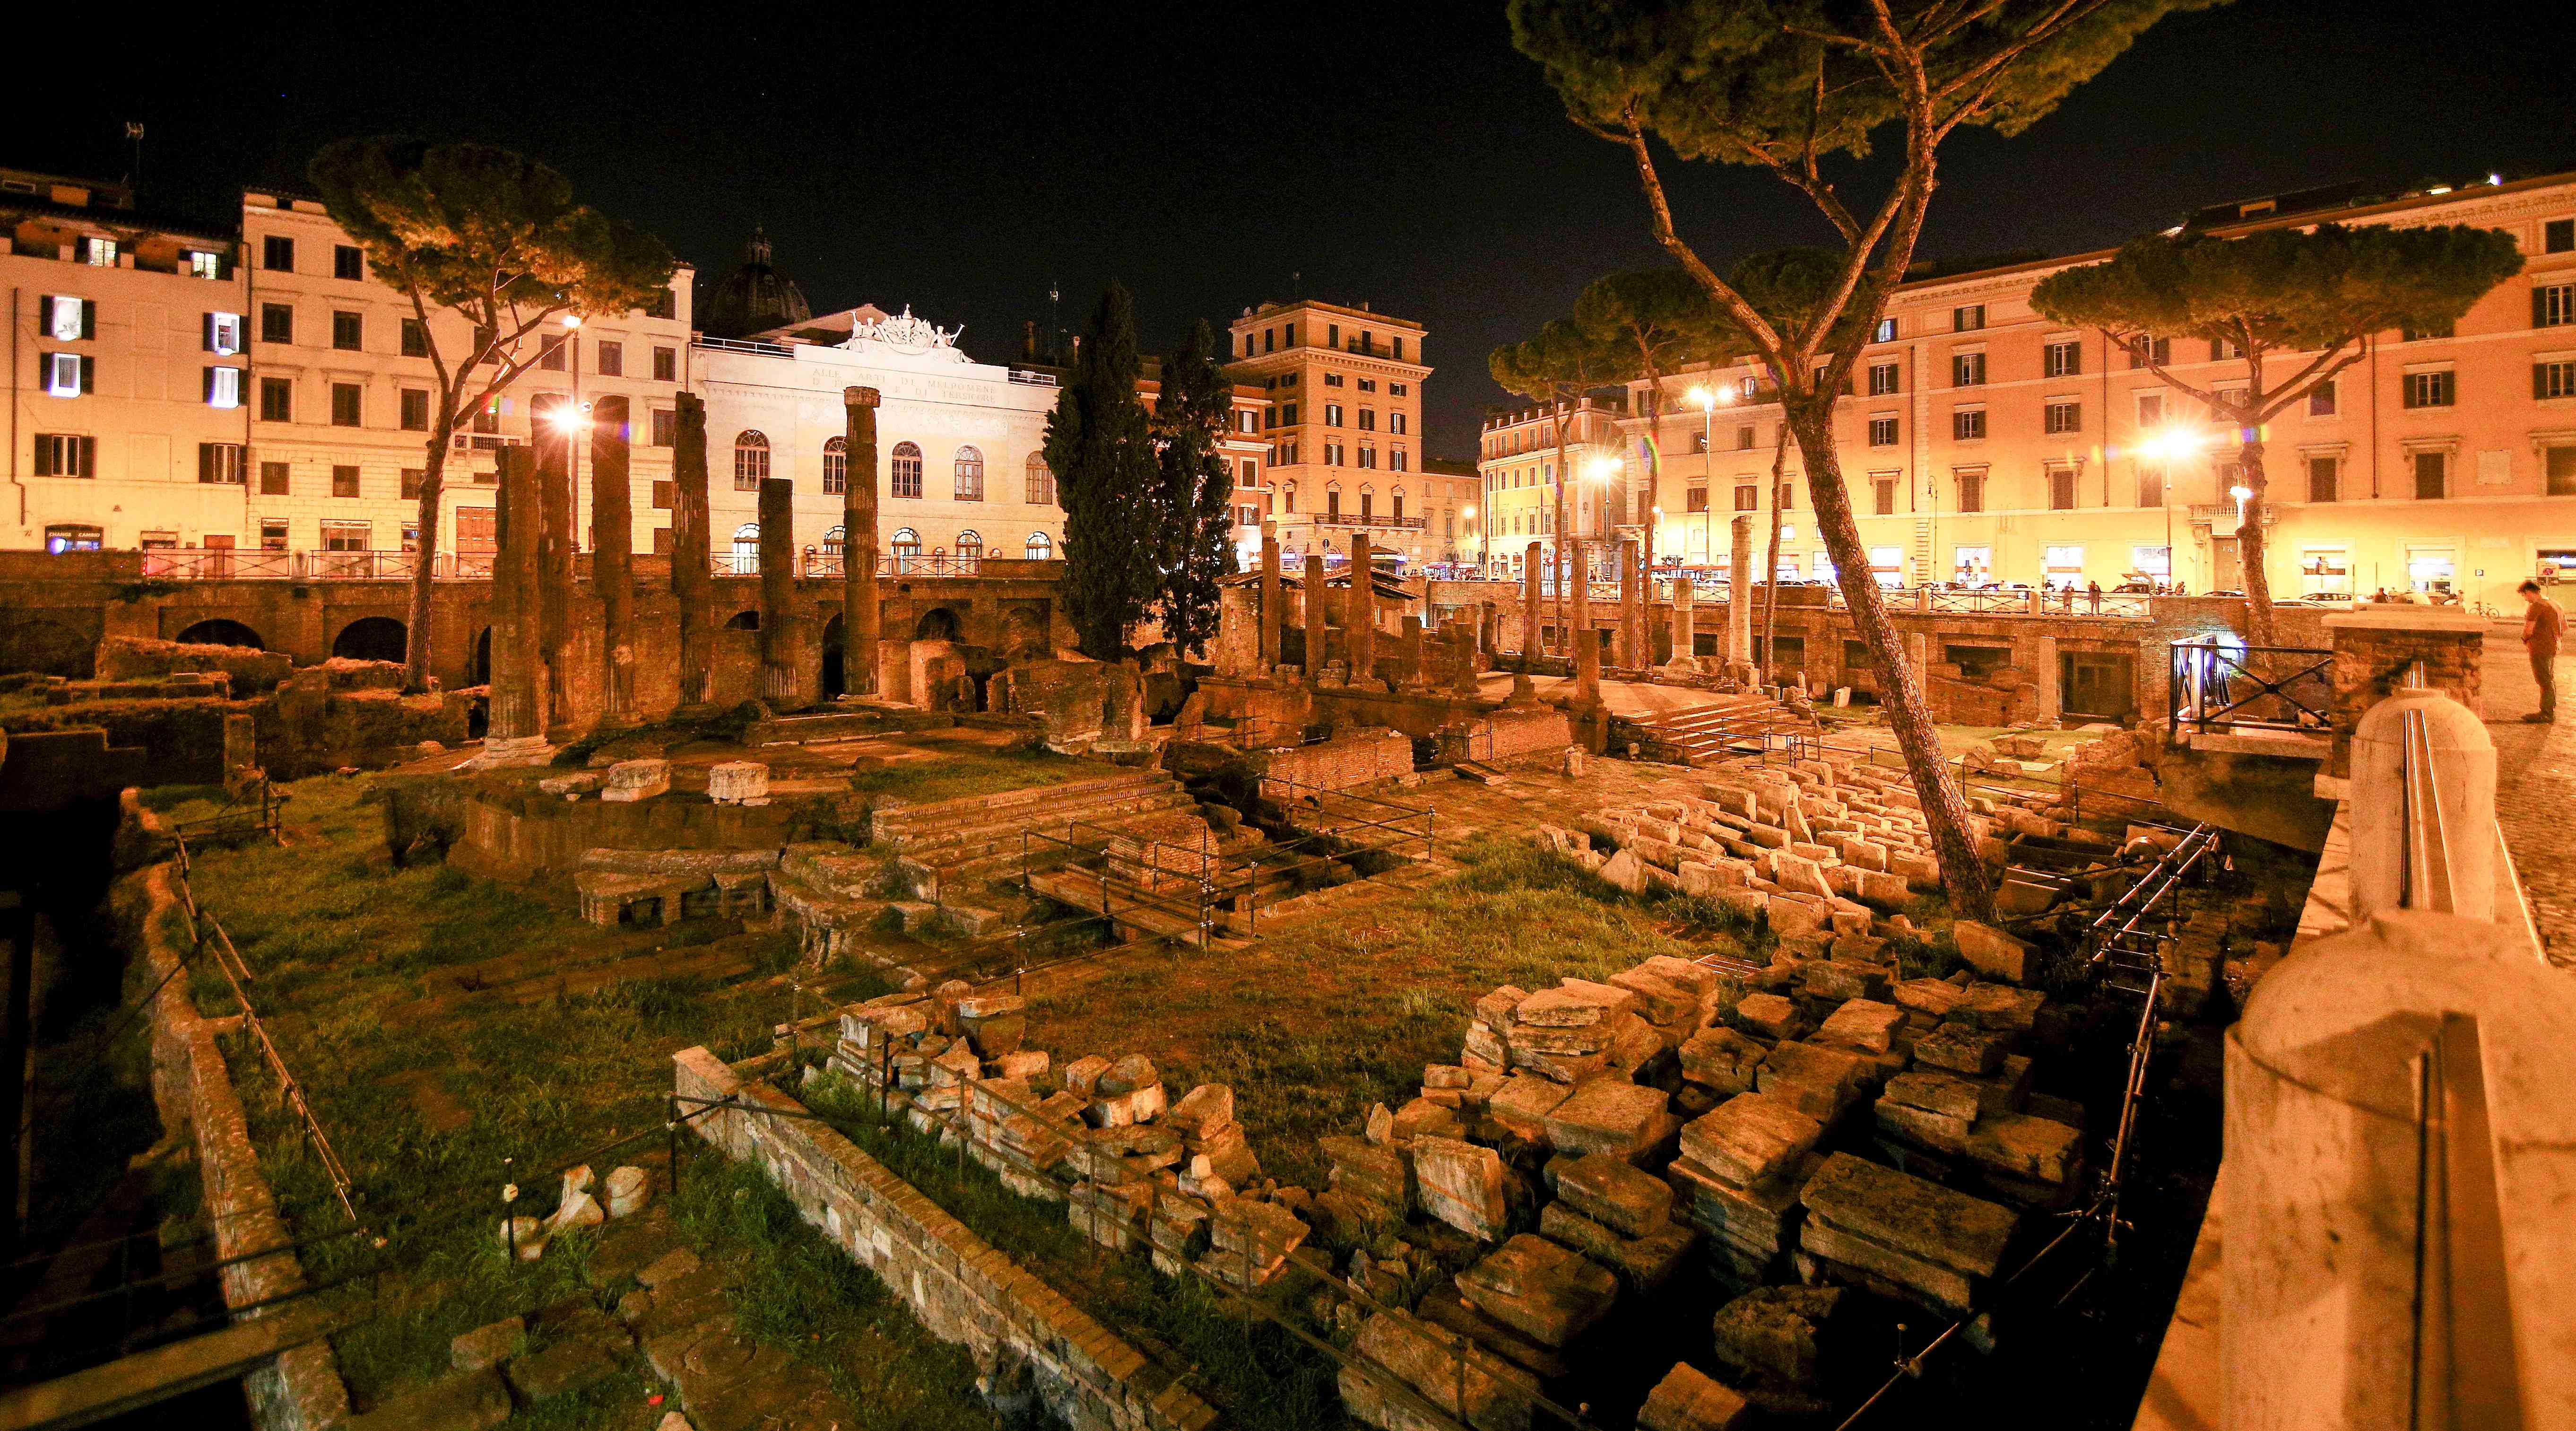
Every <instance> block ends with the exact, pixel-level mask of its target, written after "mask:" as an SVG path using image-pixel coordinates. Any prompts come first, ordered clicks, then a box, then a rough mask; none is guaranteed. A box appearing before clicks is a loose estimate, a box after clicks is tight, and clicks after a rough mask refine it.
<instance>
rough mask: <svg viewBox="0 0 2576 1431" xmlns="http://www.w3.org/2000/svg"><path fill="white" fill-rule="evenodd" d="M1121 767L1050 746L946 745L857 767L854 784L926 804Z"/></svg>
mask: <svg viewBox="0 0 2576 1431" xmlns="http://www.w3.org/2000/svg"><path fill="white" fill-rule="evenodd" d="M1117 773H1118V771H1117V769H1116V767H1114V766H1109V765H1103V764H1101V763H1100V762H1098V761H1092V760H1076V759H1074V758H1073V757H1071V756H1066V755H1056V754H1053V753H1051V752H1047V751H1036V752H1031V753H1028V754H1020V753H1016V752H1006V751H1000V750H994V749H990V748H985V747H976V746H946V747H943V748H941V749H940V750H939V751H938V753H937V754H936V755H935V756H933V757H931V758H929V759H925V760H908V761H904V762H902V763H900V764H895V765H886V766H880V767H877V768H875V769H861V770H858V771H856V772H854V773H853V774H852V775H851V777H850V788H851V789H853V790H856V791H858V792H860V793H862V794H866V795H876V796H885V797H892V798H894V799H899V800H903V801H907V802H909V803H911V804H915V805H922V804H928V803H929V802H931V801H933V800H956V799H960V798H963V797H965V796H968V795H998V794H1001V793H1002V792H1004V791H1006V790H1025V789H1028V788H1030V787H1032V786H1044V785H1063V784H1067V783H1069V782H1072V781H1076V780H1097V779H1100V778H1102V777H1103V776H1108V775H1115V774H1117Z"/></svg>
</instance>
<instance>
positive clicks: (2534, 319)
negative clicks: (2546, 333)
mask: <svg viewBox="0 0 2576 1431" xmlns="http://www.w3.org/2000/svg"><path fill="white" fill-rule="evenodd" d="M2548 298H2549V290H2548V289H2546V288H2543V287H2541V286H2540V285H2538V284H2536V283H2535V284H2533V285H2532V287H2531V326H2532V327H2534V328H2537V327H2540V326H2541V322H2542V320H2543V319H2545V318H2546V317H2548V316H2549V308H2548Z"/></svg>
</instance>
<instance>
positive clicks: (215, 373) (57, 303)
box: [0, 169, 258, 551]
mask: <svg viewBox="0 0 2576 1431" xmlns="http://www.w3.org/2000/svg"><path fill="white" fill-rule="evenodd" d="M0 280H5V281H6V283H7V284H8V288H9V344H10V354H9V434H10V451H9V458H8V471H9V484H10V486H11V488H12V489H13V490H12V492H11V493H10V497H9V501H8V506H7V507H6V508H5V509H0V547H12V548H19V549H31V548H50V549H52V550H55V551H63V550H76V549H90V548H97V547H100V546H118V547H128V548H132V547H153V548H158V547H176V546H178V545H180V544H182V543H183V542H184V543H186V544H188V545H198V544H201V543H203V544H206V545H212V546H217V547H228V546H233V545H235V544H236V543H239V544H242V545H256V538H257V532H258V527H257V525H256V519H255V517H254V516H253V515H252V514H251V513H250V511H249V509H248V505H247V502H246V500H245V494H246V491H247V488H246V486H245V484H244V473H245V472H246V471H247V468H248V454H249V451H250V446H251V440H252V432H251V416H252V409H251V406H250V402H249V393H250V387H249V378H250V342H249V337H248V333H247V330H246V328H245V326H244V324H245V321H246V315H247V314H248V312H249V311H250V306H249V303H248V301H247V299H246V297H245V294H246V293H247V291H248V289H247V275H246V274H245V273H244V271H243V267H242V265H241V263H240V261H239V245H238V243H237V242H236V241H235V239H234V237H233V235H232V234H231V233H229V232H227V231H226V230H225V228H224V226H222V225H218V224H204V223H198V222H194V221H191V220H188V219H184V218H180V217H176V216H166V215H155V214H152V213H149V212H146V211H142V210H138V209H137V208H136V206H135V200H134V193H133V191H132V190H131V189H130V188H127V187H125V186H123V185H119V184H109V183H101V182H97V181H93V180H86V179H74V178H66V177H63V176H59V175H50V174H39V173H34V172H30V171H27V170H20V169H0Z"/></svg>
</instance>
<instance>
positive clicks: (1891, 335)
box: [1869, 318, 1896, 343]
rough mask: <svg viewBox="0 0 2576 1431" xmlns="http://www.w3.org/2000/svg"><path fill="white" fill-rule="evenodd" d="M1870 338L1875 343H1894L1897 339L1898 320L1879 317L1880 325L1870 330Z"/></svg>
mask: <svg viewBox="0 0 2576 1431" xmlns="http://www.w3.org/2000/svg"><path fill="white" fill-rule="evenodd" d="M1869 340H1870V341H1871V342H1873V343H1893V342H1895V341H1896V320H1895V319H1893V318H1881V319H1879V320H1878V326H1877V327H1875V328H1873V329H1871V330H1870V334H1869Z"/></svg>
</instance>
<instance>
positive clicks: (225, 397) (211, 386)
mask: <svg viewBox="0 0 2576 1431" xmlns="http://www.w3.org/2000/svg"><path fill="white" fill-rule="evenodd" d="M241 405H242V370H241V369H239V368H208V369H206V406H208V407H239V406H241Z"/></svg>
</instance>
